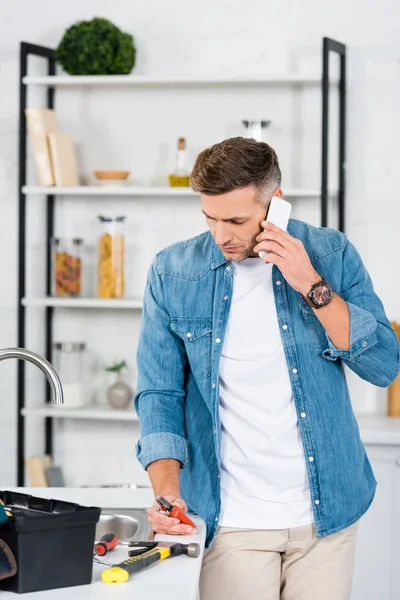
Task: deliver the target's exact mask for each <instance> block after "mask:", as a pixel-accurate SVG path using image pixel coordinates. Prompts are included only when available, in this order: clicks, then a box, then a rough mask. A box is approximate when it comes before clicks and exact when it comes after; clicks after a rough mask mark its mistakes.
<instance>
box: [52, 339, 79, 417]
mask: <svg viewBox="0 0 400 600" xmlns="http://www.w3.org/2000/svg"><path fill="white" fill-rule="evenodd" d="M53 350H54V352H53V356H54V359H53V364H54V368H55V369H56V371H57V373H58V375H59V377H60V380H61V384H62V387H63V391H64V404H63V405H60V406H61V407H65V408H80V407H82V406H84V405H85V404H86V370H87V357H86V344H84V343H82V342H56V343H55V344H54V345H53Z"/></svg>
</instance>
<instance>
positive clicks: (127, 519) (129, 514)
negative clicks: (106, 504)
mask: <svg viewBox="0 0 400 600" xmlns="http://www.w3.org/2000/svg"><path fill="white" fill-rule="evenodd" d="M105 533H114V535H116V536H118V540H119V542H120V543H121V544H128V543H129V542H131V541H132V540H148V539H149V538H150V537H151V536H152V529H151V526H150V525H149V522H148V520H147V512H146V511H145V510H140V509H122V508H120V509H104V510H103V511H102V512H101V515H100V519H99V522H98V523H97V526H96V536H95V538H96V541H98V540H99V539H100V538H101V536H102V535H104V534H105Z"/></svg>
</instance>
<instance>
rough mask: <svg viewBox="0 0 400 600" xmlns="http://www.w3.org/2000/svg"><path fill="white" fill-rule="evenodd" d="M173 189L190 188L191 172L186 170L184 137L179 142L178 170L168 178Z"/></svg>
mask: <svg viewBox="0 0 400 600" xmlns="http://www.w3.org/2000/svg"><path fill="white" fill-rule="evenodd" d="M168 183H169V185H170V186H171V187H189V186H190V172H189V171H188V170H187V168H186V140H185V138H184V137H181V138H179V140H178V156H177V163H176V169H175V170H174V171H173V172H172V173H171V175H170V176H169V177H168Z"/></svg>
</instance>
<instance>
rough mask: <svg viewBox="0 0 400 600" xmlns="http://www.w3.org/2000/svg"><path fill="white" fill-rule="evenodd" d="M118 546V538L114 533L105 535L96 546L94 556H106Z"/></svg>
mask: <svg viewBox="0 0 400 600" xmlns="http://www.w3.org/2000/svg"><path fill="white" fill-rule="evenodd" d="M117 544H118V537H117V536H116V535H115V534H114V533H105V534H104V535H102V536H101V538H100V540H99V541H98V542H97V543H96V544H95V546H94V554H93V556H104V555H105V554H107V552H109V551H110V550H114V548H115V547H116V545H117Z"/></svg>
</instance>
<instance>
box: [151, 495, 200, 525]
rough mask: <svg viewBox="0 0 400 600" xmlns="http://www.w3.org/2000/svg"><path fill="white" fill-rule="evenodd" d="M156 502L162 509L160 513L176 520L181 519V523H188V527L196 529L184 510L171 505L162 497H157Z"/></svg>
mask: <svg viewBox="0 0 400 600" xmlns="http://www.w3.org/2000/svg"><path fill="white" fill-rule="evenodd" d="M156 502H157V504H158V505H159V506H160V507H161V508H160V512H161V513H163V514H166V515H169V516H170V517H174V519H179V521H181V523H186V525H190V526H191V527H193V529H196V524H195V523H193V521H192V520H191V519H189V517H188V516H187V515H186V514H185V513H184V512H183V510H182V509H181V508H180V507H179V506H177V505H176V504H171V502H168V500H166V499H165V498H163V497H162V496H156Z"/></svg>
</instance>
